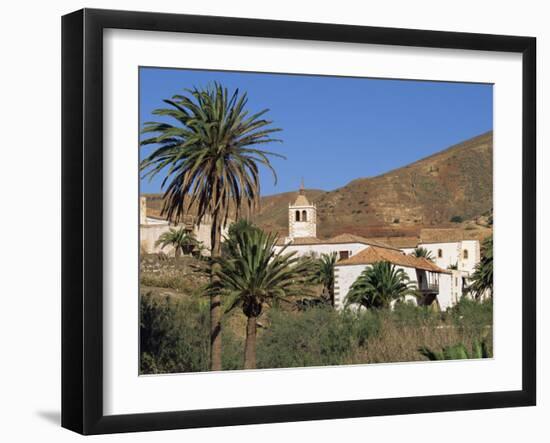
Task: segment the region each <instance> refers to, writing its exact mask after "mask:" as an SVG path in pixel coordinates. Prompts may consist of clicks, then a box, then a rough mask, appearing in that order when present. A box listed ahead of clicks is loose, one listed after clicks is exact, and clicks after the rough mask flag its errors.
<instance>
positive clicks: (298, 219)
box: [296, 211, 300, 221]
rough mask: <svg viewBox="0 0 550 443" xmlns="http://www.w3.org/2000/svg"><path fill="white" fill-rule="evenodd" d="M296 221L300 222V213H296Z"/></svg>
mask: <svg viewBox="0 0 550 443" xmlns="http://www.w3.org/2000/svg"><path fill="white" fill-rule="evenodd" d="M296 221H300V211H296Z"/></svg>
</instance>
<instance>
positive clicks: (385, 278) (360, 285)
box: [346, 261, 417, 308]
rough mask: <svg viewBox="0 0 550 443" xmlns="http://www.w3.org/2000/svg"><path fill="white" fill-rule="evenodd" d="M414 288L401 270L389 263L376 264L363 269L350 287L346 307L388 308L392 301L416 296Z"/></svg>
mask: <svg viewBox="0 0 550 443" xmlns="http://www.w3.org/2000/svg"><path fill="white" fill-rule="evenodd" d="M416 293H417V292H416V288H415V286H414V284H413V283H411V282H410V281H409V277H408V276H407V274H406V273H405V271H404V270H403V269H397V268H396V267H395V266H394V265H392V264H391V263H389V262H386V261H382V262H376V263H374V264H373V265H372V266H371V267H368V268H367V269H365V270H364V271H363V272H362V273H361V275H359V277H357V280H355V282H354V283H353V284H352V285H351V288H350V290H349V292H348V295H347V298H346V305H348V306H349V305H352V304H358V305H361V306H364V307H365V308H389V307H390V306H391V303H392V302H393V301H394V300H402V299H403V298H405V296H406V295H416Z"/></svg>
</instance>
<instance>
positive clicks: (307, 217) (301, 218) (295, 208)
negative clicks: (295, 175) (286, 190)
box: [288, 180, 317, 240]
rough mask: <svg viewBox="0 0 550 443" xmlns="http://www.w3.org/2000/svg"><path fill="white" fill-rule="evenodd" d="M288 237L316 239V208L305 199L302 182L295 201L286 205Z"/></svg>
mask: <svg viewBox="0 0 550 443" xmlns="http://www.w3.org/2000/svg"><path fill="white" fill-rule="evenodd" d="M288 236H289V238H290V239H291V240H292V239H294V238H297V237H313V238H315V237H317V208H316V207H315V205H313V204H311V203H310V202H309V200H308V199H307V197H306V195H305V192H304V181H303V180H302V184H301V186H300V192H299V193H298V197H297V198H296V201H295V202H294V204H292V203H289V205H288Z"/></svg>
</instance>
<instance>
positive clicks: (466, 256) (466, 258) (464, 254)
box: [462, 249, 468, 260]
mask: <svg viewBox="0 0 550 443" xmlns="http://www.w3.org/2000/svg"><path fill="white" fill-rule="evenodd" d="M462 256H463V257H464V260H468V250H467V249H464V252H463V254H462Z"/></svg>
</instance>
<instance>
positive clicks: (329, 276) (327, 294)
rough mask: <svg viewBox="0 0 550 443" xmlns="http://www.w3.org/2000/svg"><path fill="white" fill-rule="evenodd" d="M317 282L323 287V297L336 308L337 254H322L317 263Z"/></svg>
mask: <svg viewBox="0 0 550 443" xmlns="http://www.w3.org/2000/svg"><path fill="white" fill-rule="evenodd" d="M315 265H316V267H315V280H316V281H317V282H318V283H321V284H322V285H323V296H324V298H325V299H327V300H330V303H331V305H332V306H334V268H335V266H336V253H335V252H333V253H332V254H321V257H320V258H319V259H318V260H317V261H316V263H315Z"/></svg>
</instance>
